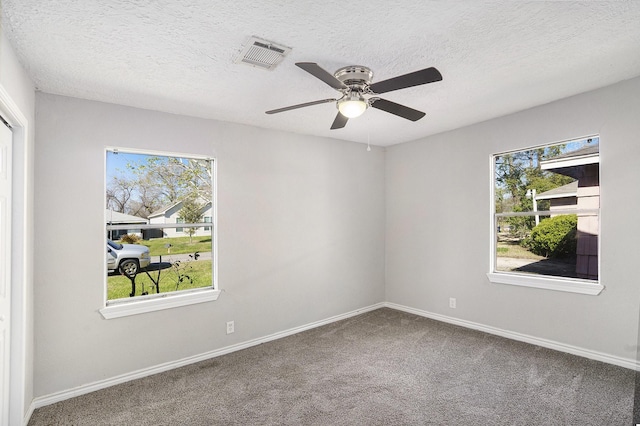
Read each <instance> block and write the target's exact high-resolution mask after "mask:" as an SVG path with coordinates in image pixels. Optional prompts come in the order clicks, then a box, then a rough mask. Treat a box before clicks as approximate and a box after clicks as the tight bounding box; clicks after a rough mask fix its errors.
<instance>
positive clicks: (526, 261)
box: [495, 214, 598, 280]
mask: <svg viewBox="0 0 640 426" xmlns="http://www.w3.org/2000/svg"><path fill="white" fill-rule="evenodd" d="M508 219H519V220H523V219H526V220H527V221H529V222H530V223H531V222H533V217H513V218H508ZM587 222H589V223H588V224H587ZM502 223H503V225H497V226H496V229H495V235H496V236H497V242H496V263H495V265H496V268H495V269H496V271H497V272H516V273H528V274H535V275H549V276H555V277H566V278H582V279H591V280H597V279H598V215H597V214H584V215H582V214H578V215H575V214H569V215H553V216H551V217H548V216H547V217H541V219H540V225H538V226H537V227H533V228H532V229H531V230H530V231H529V232H528V233H523V234H520V235H519V234H513V233H511V232H510V231H509V224H508V222H502ZM504 223H507V224H506V225H505V224H504ZM583 226H585V228H584V230H582V227H583ZM587 227H588V228H587Z"/></svg>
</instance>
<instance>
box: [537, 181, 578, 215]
mask: <svg viewBox="0 0 640 426" xmlns="http://www.w3.org/2000/svg"><path fill="white" fill-rule="evenodd" d="M540 200H549V202H550V207H549V210H550V211H552V212H554V211H557V210H575V209H577V208H578V181H577V180H576V181H573V182H571V183H568V184H566V185H562V186H559V187H557V188H553V189H551V190H549V191H546V192H542V193H540V194H538V195H537V196H536V201H540ZM553 216H557V214H553V213H552V214H551V217H553Z"/></svg>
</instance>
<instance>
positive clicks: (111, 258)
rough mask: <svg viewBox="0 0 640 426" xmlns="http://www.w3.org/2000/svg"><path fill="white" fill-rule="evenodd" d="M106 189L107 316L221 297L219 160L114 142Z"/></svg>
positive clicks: (104, 309) (107, 172) (109, 152)
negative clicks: (217, 213) (218, 279)
mask: <svg viewBox="0 0 640 426" xmlns="http://www.w3.org/2000/svg"><path fill="white" fill-rule="evenodd" d="M105 188H106V192H105V200H106V215H105V219H106V220H105V222H106V237H107V244H106V273H105V280H106V284H105V308H103V309H102V310H101V313H102V314H103V316H104V317H105V318H114V317H119V316H124V315H133V314H137V313H143V312H148V311H153V310H158V309H165V308H168V307H175V306H181V305H186V304H192V303H199V302H203V301H208V300H215V299H216V298H217V296H218V290H217V284H216V275H217V265H216V260H217V253H216V247H217V245H216V235H215V231H216V226H215V210H216V209H215V207H216V203H215V201H216V200H215V164H214V160H213V159H211V158H205V157H199V156H193V155H179V154H167V153H153V152H140V151H136V150H122V149H112V148H110V149H107V151H106V185H105ZM132 225H134V226H132ZM132 230H135V232H131V231H132ZM132 302H133V303H132Z"/></svg>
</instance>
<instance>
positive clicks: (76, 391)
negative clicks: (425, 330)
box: [25, 303, 385, 424]
mask: <svg viewBox="0 0 640 426" xmlns="http://www.w3.org/2000/svg"><path fill="white" fill-rule="evenodd" d="M384 306H385V304H384V303H377V304H375V305H371V306H367V307H365V308H361V309H356V310H354V311H351V312H347V313H345V314H341V315H336V316H333V317H330V318H326V319H324V320H320V321H315V322H312V323H309V324H305V325H302V326H300V327H294V328H290V329H289V330H285V331H281V332H278V333H274V334H270V335H268V336H264V337H260V338H257V339H253V340H249V341H246V342H243V343H238V344H235V345H231V346H226V347H224V348H220V349H216V350H213V351H209V352H205V353H203V354H199V355H194V356H191V357H187V358H182V359H179V360H177V361H171V362H166V363H164V364H159V365H156V366H153V367H149V368H143V369H141V370H137V371H133V372H131V373H126V374H121V375H119V376H115V377H112V378H110V379H105V380H100V381H97V382H93V383H89V384H86V385H82V386H78V387H75V388H73V389H68V390H64V391H61V392H56V393H53V394H50V395H45V396H41V397H38V398H35V399H34V400H33V402H32V403H31V410H30V412H29V415H28V416H27V420H26V421H27V423H28V421H29V419H30V418H31V414H32V413H33V410H34V409H36V408H40V407H45V406H47V405H51V404H54V403H56V402H60V401H64V400H66V399H70V398H74V397H76V396H80V395H84V394H87V393H90V392H94V391H97V390H100V389H105V388H108V387H110V386H114V385H118V384H120V383H125V382H128V381H131V380H135V379H140V378H143V377H147V376H151V375H153V374H158V373H162V372H164V371H169V370H173V369H174V368H178V367H184V366H185V365H189V364H194V363H196V362H200V361H205V360H207V359H211V358H215V357H218V356H221V355H225V354H228V353H231V352H236V351H239V350H242V349H246V348H249V347H251V346H256V345H259V344H262V343H266V342H270V341H272V340H277V339H281V338H283V337H287V336H291V335H292V334H297V333H300V332H302V331H306V330H310V329H312V328H316V327H320V326H323V325H326V324H330V323H333V322H336V321H341V320H343V319H347V318H350V317H353V316H356V315H360V314H363V313H365V312H370V311H374V310H376V309H380V308H383V307H384ZM25 424H26V423H25Z"/></svg>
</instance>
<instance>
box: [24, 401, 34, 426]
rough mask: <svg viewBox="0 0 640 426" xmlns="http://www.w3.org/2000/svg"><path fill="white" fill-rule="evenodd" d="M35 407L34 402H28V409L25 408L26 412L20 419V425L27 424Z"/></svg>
mask: <svg viewBox="0 0 640 426" xmlns="http://www.w3.org/2000/svg"><path fill="white" fill-rule="evenodd" d="M35 409H36V404H35V403H34V401H31V404H29V409H28V410H27V414H25V416H24V419H23V420H22V425H23V426H27V425H28V424H29V420H31V416H32V415H33V411H34V410H35Z"/></svg>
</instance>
